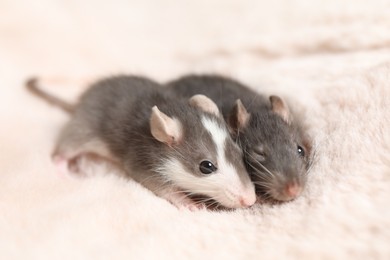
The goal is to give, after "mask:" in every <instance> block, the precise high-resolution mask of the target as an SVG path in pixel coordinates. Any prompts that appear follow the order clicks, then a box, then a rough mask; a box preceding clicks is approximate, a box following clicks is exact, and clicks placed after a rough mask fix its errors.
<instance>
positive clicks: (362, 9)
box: [0, 0, 390, 259]
mask: <svg viewBox="0 0 390 260" xmlns="http://www.w3.org/2000/svg"><path fill="white" fill-rule="evenodd" d="M389 13H390V4H389V2H388V1H381V0H372V1H365V0H351V1H347V0H329V1H321V0H316V1H311V0H281V1H265V0H264V1H258V0H247V1H226V0H220V1H206V0H202V1H178V0H168V1H89V0H87V1H49V0H42V1H39V2H34V1H4V0H3V1H0V39H1V40H0V57H1V58H0V88H1V97H0V98H1V102H0V119H1V120H0V122H1V127H0V136H1V139H0V147H1V155H0V167H1V173H0V212H1V214H0V258H1V259H140V258H149V259H156V258H160V259H162V258H170V259H172V258H173V259H186V258H192V259H199V258H219V259H277V258H279V259H288V258H292V259H346V258H349V259H389V258H390V207H389V203H390V33H389V28H390V15H389ZM121 72H126V73H133V74H142V75H146V76H150V77H152V78H154V79H156V80H158V81H161V82H163V81H166V80H169V79H173V78H175V77H177V76H180V75H182V74H183V73H190V72H191V73H192V72H207V73H210V72H217V73H221V74H225V75H229V76H233V77H235V78H237V79H239V80H241V81H242V82H244V83H246V84H249V85H250V86H252V87H253V88H255V89H257V90H258V91H262V92H264V93H267V94H278V95H281V96H283V97H285V98H286V99H288V101H289V102H290V104H294V106H293V107H291V109H292V110H294V111H295V113H299V115H301V117H302V120H303V122H304V123H305V125H306V126H307V127H308V131H309V133H310V135H311V136H312V137H313V140H314V142H315V161H314V164H313V167H312V169H311V171H310V175H309V182H308V185H307V188H306V190H305V191H304V193H303V195H302V196H301V197H300V198H299V199H297V200H295V201H293V202H290V203H285V204H281V205H275V206H271V205H261V204H258V205H255V206H254V207H253V208H251V209H245V210H235V211H230V212H212V211H208V210H201V211H198V212H190V211H186V210H178V209H177V208H175V207H174V206H172V205H170V204H169V203H168V202H166V201H165V200H163V199H160V198H158V197H156V196H154V195H153V194H152V193H151V192H149V191H148V190H146V189H144V188H143V187H142V186H140V185H139V184H137V183H135V182H133V181H131V180H127V179H124V178H122V177H119V176H118V175H116V174H112V172H113V170H112V169H110V168H107V167H106V165H104V163H97V164H93V165H88V167H91V169H90V171H89V172H91V176H89V177H87V178H70V177H68V176H59V175H58V171H57V169H56V168H55V166H54V165H53V163H52V162H51V160H50V154H51V152H52V149H53V146H54V142H55V138H56V136H57V134H58V133H59V130H60V128H61V126H63V124H64V123H65V121H66V120H67V115H66V114H64V113H63V112H62V111H59V110H57V109H55V108H52V107H50V106H48V105H47V104H46V103H44V102H42V101H41V100H38V99H36V98H35V97H33V96H31V95H30V94H29V93H28V92H27V91H26V90H25V88H24V86H23V82H24V81H25V80H26V79H27V78H28V77H29V76H31V75H38V76H42V78H43V79H44V80H46V81H44V82H46V85H45V87H46V89H47V90H50V91H51V92H52V93H56V94H58V95H59V96H62V97H64V98H66V99H68V100H72V101H73V100H75V99H76V97H77V96H78V95H79V94H80V93H81V92H82V91H83V90H84V89H85V87H86V81H88V80H94V79H96V78H98V77H102V76H106V75H111V74H116V73H121ZM92 173H93V174H92Z"/></svg>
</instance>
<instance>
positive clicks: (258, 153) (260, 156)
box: [253, 145, 267, 162]
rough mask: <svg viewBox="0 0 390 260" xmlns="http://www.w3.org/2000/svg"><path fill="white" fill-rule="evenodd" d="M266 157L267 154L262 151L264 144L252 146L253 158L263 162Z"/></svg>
mask: <svg viewBox="0 0 390 260" xmlns="http://www.w3.org/2000/svg"><path fill="white" fill-rule="evenodd" d="M266 158H267V154H266V153H265V151H264V146H262V145H260V146H257V147H255V148H253V159H255V160H256V161H259V162H264V161H265V160H266Z"/></svg>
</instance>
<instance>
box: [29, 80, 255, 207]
mask: <svg viewBox="0 0 390 260" xmlns="http://www.w3.org/2000/svg"><path fill="white" fill-rule="evenodd" d="M27 87H28V88H29V89H30V90H31V91H32V92H33V93H35V94H37V95H39V96H40V97H43V98H45V99H46V100H48V101H49V102H51V103H53V104H56V105H58V106H61V107H62V108H63V109H64V110H66V111H67V112H69V113H71V115H72V117H71V120H70V122H68V123H67V125H66V126H65V127H64V129H63V130H62V132H61V134H60V136H59V139H58V142H57V145H56V148H55V150H54V153H53V158H54V159H55V161H57V163H59V164H60V165H63V166H64V165H65V167H66V168H69V167H70V168H72V164H74V163H77V158H79V157H80V156H82V155H83V154H88V153H92V154H97V155H99V156H102V157H105V158H107V159H109V160H111V161H113V162H115V163H117V164H118V165H120V166H121V168H123V169H124V170H125V172H126V173H127V174H128V175H129V176H130V177H131V178H133V179H134V180H135V181H137V182H139V183H141V184H142V185H144V186H145V187H147V188H148V189H150V190H151V191H153V192H154V193H155V194H156V195H158V196H161V197H163V198H165V199H167V200H168V201H170V202H171V203H172V204H174V205H176V206H178V207H182V206H185V207H189V208H192V209H194V208H196V207H197V204H195V202H194V201H193V200H191V199H190V197H189V195H203V196H207V197H208V198H211V199H213V200H215V201H216V202H218V203H220V204H221V205H222V206H225V207H228V208H241V207H249V206H251V205H252V204H254V203H255V200H256V195H255V188H254V185H253V183H252V182H251V179H250V177H249V175H248V173H247V171H246V169H245V165H244V162H243V160H242V151H241V149H240V147H239V146H238V145H236V143H235V142H233V140H232V139H231V137H230V135H229V132H228V129H227V127H226V124H225V122H224V120H223V117H222V115H221V114H220V112H219V110H218V108H217V106H216V105H215V103H214V102H213V101H211V100H210V99H209V98H207V97H205V96H203V95H195V96H192V97H191V98H189V99H188V98H177V97H176V96H174V95H172V94H171V93H168V92H166V91H164V90H163V88H162V87H161V85H159V84H158V83H156V82H154V81H152V80H150V79H147V78H143V77H135V76H116V77H110V78H106V79H103V80H100V81H98V82H96V83H95V84H92V86H91V87H90V88H89V89H88V90H87V91H86V92H85V93H84V94H83V95H82V96H81V98H80V100H79V102H78V103H77V104H76V105H71V104H67V103H66V102H63V101H61V100H60V99H58V98H56V97H54V96H51V95H49V94H48V93H46V92H44V91H42V90H41V89H39V88H38V87H37V83H36V81H34V80H32V81H29V82H28V83H27Z"/></svg>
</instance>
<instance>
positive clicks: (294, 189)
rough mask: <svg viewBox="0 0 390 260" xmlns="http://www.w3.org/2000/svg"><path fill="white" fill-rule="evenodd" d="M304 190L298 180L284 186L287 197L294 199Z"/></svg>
mask: <svg viewBox="0 0 390 260" xmlns="http://www.w3.org/2000/svg"><path fill="white" fill-rule="evenodd" d="M301 192H302V187H301V186H300V185H299V184H298V183H296V182H290V183H287V184H286V186H285V187H284V194H285V195H286V197H287V198H291V199H294V198H296V197H298V196H299V194H301Z"/></svg>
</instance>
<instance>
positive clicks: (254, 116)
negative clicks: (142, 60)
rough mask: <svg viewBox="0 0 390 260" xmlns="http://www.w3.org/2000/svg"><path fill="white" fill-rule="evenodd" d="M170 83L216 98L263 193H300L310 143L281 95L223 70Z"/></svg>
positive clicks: (287, 196)
mask: <svg viewBox="0 0 390 260" xmlns="http://www.w3.org/2000/svg"><path fill="white" fill-rule="evenodd" d="M166 87H167V89H168V90H169V91H171V92H173V93H174V94H176V95H178V96H182V97H188V96H191V95H193V94H195V93H196V94H203V95H206V96H207V97H209V98H211V99H212V100H213V101H214V102H215V103H216V105H217V106H218V107H219V108H220V109H221V111H222V114H223V116H224V118H225V120H226V122H227V123H228V125H229V127H230V131H231V135H232V137H233V139H234V140H236V142H237V143H239V145H240V146H241V148H242V150H243V153H244V161H245V164H246V167H247V170H248V172H249V173H250V175H251V178H252V180H253V182H254V183H255V184H256V192H257V194H258V195H259V196H260V197H262V198H263V199H265V200H270V201H290V200H292V199H294V198H296V197H297V196H299V195H300V193H301V192H302V190H303V188H304V186H305V184H306V179H307V172H308V169H309V166H310V158H309V154H310V149H311V145H310V141H309V139H308V138H307V136H306V135H305V133H304V131H303V129H302V127H301V126H300V125H299V124H296V123H294V122H293V118H292V115H291V113H290V110H289V108H288V106H287V104H286V102H285V101H284V100H283V99H282V98H281V97H279V96H275V95H273V96H270V97H269V98H267V97H266V96H264V95H261V94H259V93H257V92H255V91H253V90H251V89H250V88H249V87H247V86H245V85H243V84H242V83H240V82H238V81H236V80H234V79H231V78H227V77H224V76H219V75H187V76H184V77H181V78H179V79H177V80H174V81H171V82H168V83H167V84H166Z"/></svg>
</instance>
